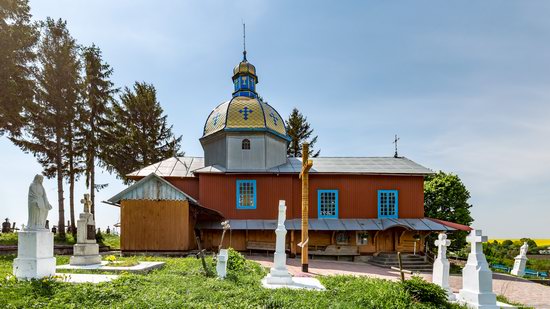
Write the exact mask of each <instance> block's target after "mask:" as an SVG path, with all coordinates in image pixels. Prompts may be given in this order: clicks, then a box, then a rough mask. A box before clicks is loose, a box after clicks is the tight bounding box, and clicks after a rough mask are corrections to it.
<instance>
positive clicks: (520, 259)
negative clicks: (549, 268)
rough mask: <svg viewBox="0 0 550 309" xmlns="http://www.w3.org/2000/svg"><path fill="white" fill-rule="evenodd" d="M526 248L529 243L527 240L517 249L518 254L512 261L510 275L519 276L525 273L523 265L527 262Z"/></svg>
mask: <svg viewBox="0 0 550 309" xmlns="http://www.w3.org/2000/svg"><path fill="white" fill-rule="evenodd" d="M527 249H529V245H528V244H527V242H524V243H523V246H521V248H520V249H519V255H518V256H516V258H515V262H514V268H512V272H511V274H512V275H516V276H521V277H523V276H524V275H525V265H526V264H527Z"/></svg>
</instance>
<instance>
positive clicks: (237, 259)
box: [227, 248, 246, 272]
mask: <svg viewBox="0 0 550 309" xmlns="http://www.w3.org/2000/svg"><path fill="white" fill-rule="evenodd" d="M245 268H246V258H245V257H244V256H243V255H242V254H240V253H239V251H236V250H235V249H233V248H229V258H228V260H227V272H241V271H243V270H244V269H245Z"/></svg>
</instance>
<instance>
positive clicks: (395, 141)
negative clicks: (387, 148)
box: [393, 134, 399, 158]
mask: <svg viewBox="0 0 550 309" xmlns="http://www.w3.org/2000/svg"><path fill="white" fill-rule="evenodd" d="M398 141H399V137H397V134H395V139H394V140H393V143H394V144H395V154H394V155H393V157H394V158H398V157H399V155H398V154H397V142H398Z"/></svg>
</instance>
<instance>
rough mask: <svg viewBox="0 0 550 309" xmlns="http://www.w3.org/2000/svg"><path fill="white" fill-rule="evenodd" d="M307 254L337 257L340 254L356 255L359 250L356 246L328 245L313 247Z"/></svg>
mask: <svg viewBox="0 0 550 309" xmlns="http://www.w3.org/2000/svg"><path fill="white" fill-rule="evenodd" d="M310 248H311V246H310ZM309 254H310V255H311V256H312V258H313V256H316V255H324V256H327V255H328V256H336V258H337V259H338V258H339V257H340V256H358V255H360V254H359V250H358V247H357V246H349V245H328V246H326V247H325V248H324V249H318V248H315V249H314V250H310V251H309Z"/></svg>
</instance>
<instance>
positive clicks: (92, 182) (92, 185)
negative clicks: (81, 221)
mask: <svg viewBox="0 0 550 309" xmlns="http://www.w3.org/2000/svg"><path fill="white" fill-rule="evenodd" d="M90 163H91V164H92V166H91V167H90V199H91V200H92V209H91V212H92V218H94V220H95V157H94V155H93V154H92V158H91V160H90Z"/></svg>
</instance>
